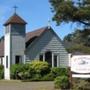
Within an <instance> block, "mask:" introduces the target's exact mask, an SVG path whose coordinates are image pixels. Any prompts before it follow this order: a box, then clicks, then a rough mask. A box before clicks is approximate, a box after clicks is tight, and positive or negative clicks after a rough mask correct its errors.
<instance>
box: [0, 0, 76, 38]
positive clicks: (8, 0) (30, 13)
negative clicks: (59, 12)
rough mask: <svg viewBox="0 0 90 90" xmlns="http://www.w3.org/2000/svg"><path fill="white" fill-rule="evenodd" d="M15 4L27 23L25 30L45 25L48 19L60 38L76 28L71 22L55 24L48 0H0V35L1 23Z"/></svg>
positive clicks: (1, 33)
mask: <svg viewBox="0 0 90 90" xmlns="http://www.w3.org/2000/svg"><path fill="white" fill-rule="evenodd" d="M15 5H16V6H17V7H18V8H17V14H18V15H19V16H21V17H22V18H23V19H24V20H25V21H26V22H27V23H28V24H27V28H26V31H27V32H29V31H32V30H35V29H38V28H41V27H45V26H47V25H48V20H50V21H51V22H50V25H51V27H52V28H53V29H54V31H55V32H56V33H57V34H58V36H59V37H60V38H61V39H62V38H63V37H64V36H65V35H67V34H68V33H71V32H73V31H74V30H75V28H76V26H75V25H72V24H62V25H60V26H56V23H55V22H53V21H52V16H53V13H52V12H51V9H50V7H51V6H50V3H49V1H48V0H0V37H1V36H2V35H3V34H4V29H5V28H4V26H3V24H4V22H5V21H6V20H7V19H8V18H9V17H10V16H11V15H12V14H13V13H14V8H13V7H14V6H15Z"/></svg>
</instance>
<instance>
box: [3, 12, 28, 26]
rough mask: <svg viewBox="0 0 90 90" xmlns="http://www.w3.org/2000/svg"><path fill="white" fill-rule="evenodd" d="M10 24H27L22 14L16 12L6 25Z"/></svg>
mask: <svg viewBox="0 0 90 90" xmlns="http://www.w3.org/2000/svg"><path fill="white" fill-rule="evenodd" d="M8 24H27V23H26V22H25V21H24V20H23V19H22V18H21V17H20V16H18V15H17V14H16V13H14V14H13V15H12V16H11V17H10V18H9V19H8V20H7V21H6V22H5V23H4V26H7V25H8Z"/></svg>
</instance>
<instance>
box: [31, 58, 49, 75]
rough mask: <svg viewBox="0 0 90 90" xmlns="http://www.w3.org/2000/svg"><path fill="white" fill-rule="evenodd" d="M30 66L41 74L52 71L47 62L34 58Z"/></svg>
mask: <svg viewBox="0 0 90 90" xmlns="http://www.w3.org/2000/svg"><path fill="white" fill-rule="evenodd" d="M30 66H31V67H32V69H34V70H35V72H36V73H37V74H41V76H43V75H45V74H47V73H49V72H50V67H49V64H48V63H47V62H42V61H39V60H34V61H32V63H30Z"/></svg>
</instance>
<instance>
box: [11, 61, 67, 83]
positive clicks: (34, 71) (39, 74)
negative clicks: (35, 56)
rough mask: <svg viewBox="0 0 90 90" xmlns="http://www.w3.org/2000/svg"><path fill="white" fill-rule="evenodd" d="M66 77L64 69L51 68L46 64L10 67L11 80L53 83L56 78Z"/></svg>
mask: <svg viewBox="0 0 90 90" xmlns="http://www.w3.org/2000/svg"><path fill="white" fill-rule="evenodd" d="M63 75H66V76H67V75H68V71H67V69H66V68H59V67H55V68H51V67H50V66H49V64H48V63H47V62H42V61H38V60H35V61H32V62H30V63H28V64H16V65H12V66H11V78H12V79H20V80H24V81H25V80H26V81H28V80H29V81H53V80H54V79H55V78H56V77H57V76H63Z"/></svg>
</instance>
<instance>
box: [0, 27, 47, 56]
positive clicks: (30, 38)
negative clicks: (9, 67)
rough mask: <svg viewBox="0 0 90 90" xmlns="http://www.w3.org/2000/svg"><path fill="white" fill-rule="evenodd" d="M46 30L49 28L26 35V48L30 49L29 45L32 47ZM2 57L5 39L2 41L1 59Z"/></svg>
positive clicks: (0, 45)
mask: <svg viewBox="0 0 90 90" xmlns="http://www.w3.org/2000/svg"><path fill="white" fill-rule="evenodd" d="M45 30H47V27H43V28H40V29H37V30H34V31H32V32H28V33H26V38H25V39H26V47H28V45H30V44H31V43H32V42H33V41H34V40H35V39H36V38H38V37H39V36H40V35H41V34H42V33H43V32H44V31H45ZM1 56H4V39H2V40H1V41H0V57H1Z"/></svg>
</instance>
